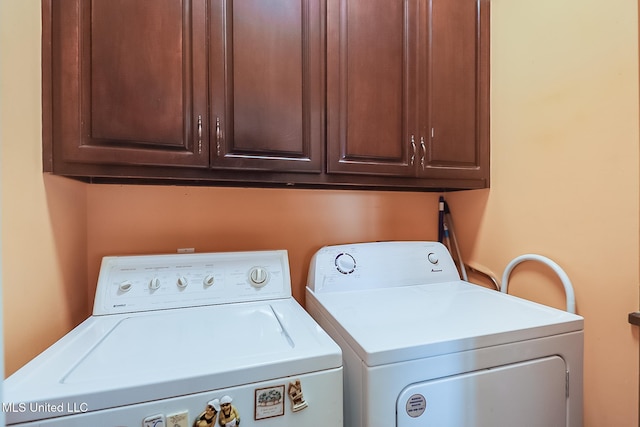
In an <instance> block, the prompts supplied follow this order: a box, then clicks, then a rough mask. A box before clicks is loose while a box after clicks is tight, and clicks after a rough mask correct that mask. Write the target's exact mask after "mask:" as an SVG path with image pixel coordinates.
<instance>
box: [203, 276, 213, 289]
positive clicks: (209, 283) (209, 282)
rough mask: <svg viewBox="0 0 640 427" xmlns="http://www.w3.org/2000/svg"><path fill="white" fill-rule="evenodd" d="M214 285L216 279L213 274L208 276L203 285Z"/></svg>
mask: <svg viewBox="0 0 640 427" xmlns="http://www.w3.org/2000/svg"><path fill="white" fill-rule="evenodd" d="M214 283H215V279H214V278H213V275H212V274H209V275H207V277H205V278H204V280H203V281H202V284H203V285H205V286H206V287H209V286H211V285H213V284H214Z"/></svg>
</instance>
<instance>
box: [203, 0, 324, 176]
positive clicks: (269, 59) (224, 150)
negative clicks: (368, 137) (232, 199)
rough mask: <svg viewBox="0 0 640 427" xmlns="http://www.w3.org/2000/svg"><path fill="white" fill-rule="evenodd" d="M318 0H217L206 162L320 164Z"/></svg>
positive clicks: (281, 166)
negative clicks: (207, 157)
mask: <svg viewBox="0 0 640 427" xmlns="http://www.w3.org/2000/svg"><path fill="white" fill-rule="evenodd" d="M323 4H324V3H323V1H321V0H279V1H265V0H215V1H213V2H212V19H211V51H210V58H211V60H210V61H211V63H210V82H211V88H210V90H211V93H210V102H211V116H210V118H209V121H210V123H211V128H212V138H211V166H212V167H213V168H215V169H243V170H258V171H259V170H267V171H288V172H292V171H293V172H317V173H320V172H321V171H322V164H323V162H322V155H323V152H324V150H323V147H324V71H323V69H324V60H323V57H322V55H323V40H324V37H323V29H322V23H323V16H324V6H323Z"/></svg>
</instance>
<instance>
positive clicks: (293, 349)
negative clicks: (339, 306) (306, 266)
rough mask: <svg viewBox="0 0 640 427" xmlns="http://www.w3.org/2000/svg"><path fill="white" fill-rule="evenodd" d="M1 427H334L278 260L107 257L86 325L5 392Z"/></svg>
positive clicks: (323, 356)
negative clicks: (3, 415)
mask: <svg viewBox="0 0 640 427" xmlns="http://www.w3.org/2000/svg"><path fill="white" fill-rule="evenodd" d="M3 398H4V402H3V411H4V412H5V414H6V422H7V425H9V426H31V427H33V426H41V427H45V426H47V427H61V426H64V427H80V426H83V427H85V426H105V427H107V426H108V427H114V426H128V427H134V426H135V427H165V426H170V427H191V426H195V427H213V426H218V425H222V426H237V425H242V426H260V427H276V426H277V427H283V426H285V427H293V426H296V427H300V426H314V427H320V426H322V427H324V426H326V425H336V426H342V417H343V415H342V357H341V351H340V348H339V347H338V346H337V344H336V343H335V342H334V341H332V340H331V338H330V337H329V336H328V335H327V334H326V333H325V332H324V331H323V330H322V329H321V328H320V327H319V326H318V324H317V323H316V322H315V321H314V320H313V319H312V318H311V317H310V316H309V315H308V313H307V312H305V311H304V310H303V309H302V307H301V306H300V305H299V304H298V303H297V302H296V301H295V300H294V299H293V298H292V296H291V279H290V274H289V261H288V256H287V252H286V251H284V250H281V251H258V252H228V253H201V254H174V255H148V256H125V257H105V258H104V259H103V261H102V265H101V269H100V276H99V279H98V285H97V290H96V297H95V303H94V309H93V315H92V316H91V317H89V318H88V319H87V320H85V321H84V322H83V323H81V324H80V325H79V326H78V327H76V328H75V329H74V330H72V331H71V332H69V333H68V334H67V335H65V336H64V337H63V338H62V339H60V340H59V341H58V342H56V343H55V344H54V345H53V346H51V347H50V348H48V349H47V350H45V351H44V352H43V353H42V354H40V355H39V356H37V357H36V358H35V359H34V360H32V361H31V362H29V363H28V364H27V365H25V366H24V367H23V368H21V369H20V370H18V371H17V372H16V373H15V374H13V375H11V376H10V377H9V378H7V379H6V380H5V382H4V390H3Z"/></svg>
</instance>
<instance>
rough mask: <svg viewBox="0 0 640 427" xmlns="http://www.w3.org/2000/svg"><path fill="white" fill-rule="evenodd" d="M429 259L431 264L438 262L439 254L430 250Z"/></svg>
mask: <svg viewBox="0 0 640 427" xmlns="http://www.w3.org/2000/svg"><path fill="white" fill-rule="evenodd" d="M427 259H428V260H429V262H430V263H431V264H437V263H438V261H439V260H438V255H436V254H435V252H429V255H427Z"/></svg>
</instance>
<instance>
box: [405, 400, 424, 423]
mask: <svg viewBox="0 0 640 427" xmlns="http://www.w3.org/2000/svg"><path fill="white" fill-rule="evenodd" d="M405 408H406V410H407V415H409V416H410V417H412V418H418V417H419V416H420V415H422V414H424V411H425V410H426V409H427V399H425V398H424V396H423V395H421V394H414V395H413V396H411V397H410V398H409V400H407V405H406V407H405Z"/></svg>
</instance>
